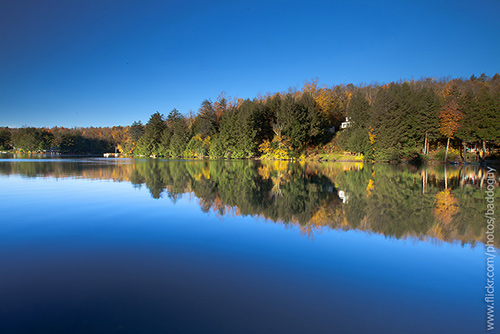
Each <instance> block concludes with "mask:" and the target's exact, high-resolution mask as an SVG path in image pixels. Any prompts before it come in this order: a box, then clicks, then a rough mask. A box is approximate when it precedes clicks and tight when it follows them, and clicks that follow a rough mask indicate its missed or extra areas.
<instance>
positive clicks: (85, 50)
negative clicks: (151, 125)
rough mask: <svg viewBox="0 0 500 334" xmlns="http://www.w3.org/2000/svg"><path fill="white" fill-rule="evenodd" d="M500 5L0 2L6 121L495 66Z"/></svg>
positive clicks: (73, 118)
mask: <svg viewBox="0 0 500 334" xmlns="http://www.w3.org/2000/svg"><path fill="white" fill-rule="evenodd" d="M499 15H500V3H499V2H498V1H495V0H478V1H437V0H434V1H307V2H306V1H290V0H288V1H272V0H268V1H217V0H212V1H151V0H146V1H144V0H143V1H131V0H116V1H114V0H110V1H104V0H96V1H94V0H85V1H83V0H82V1H79V0H74V1H66V0H44V1H39V0H3V1H1V2H0V126H9V127H20V126H22V125H29V126H48V127H52V126H65V127H74V126H113V125H129V124H131V123H132V122H133V121H135V120H142V121H143V122H147V120H148V119H149V116H150V115H151V114H152V113H154V112H156V111H159V112H160V113H164V114H168V113H169V112H170V111H171V110H172V109H173V108H177V109H178V110H180V111H181V112H182V113H184V114H186V113H187V112H188V111H189V110H192V111H193V112H196V111H197V110H198V108H199V106H200V104H201V102H202V101H203V99H206V98H210V99H212V100H215V99H216V98H217V96H218V95H219V93H220V92H222V91H225V92H226V93H227V94H228V95H230V96H236V97H239V98H253V97H255V96H256V95H257V94H266V93H267V92H279V91H286V90H287V89H288V88H289V87H301V86H302V83H303V81H304V80H306V79H311V78H316V77H317V78H319V79H320V84H326V85H328V86H331V85H334V84H346V83H354V84H359V83H373V82H379V83H385V82H390V81H398V80H399V79H411V78H414V79H418V78H421V77H434V78H441V77H446V76H451V77H467V78H468V77H469V76H470V75H472V74H476V75H480V74H481V73H486V74H487V75H488V76H492V75H494V74H495V73H497V72H500V66H499V65H500V20H499V19H498V17H499Z"/></svg>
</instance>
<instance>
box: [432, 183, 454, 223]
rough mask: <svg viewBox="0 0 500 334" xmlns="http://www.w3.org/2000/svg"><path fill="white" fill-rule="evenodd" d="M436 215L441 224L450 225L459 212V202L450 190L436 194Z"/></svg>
mask: <svg viewBox="0 0 500 334" xmlns="http://www.w3.org/2000/svg"><path fill="white" fill-rule="evenodd" d="M435 204H436V206H435V210H434V215H435V216H436V219H437V220H439V221H440V222H441V223H443V224H445V225H448V224H449V223H450V222H451V221H452V219H453V216H454V215H456V214H457V213H458V211H459V207H458V200H457V199H456V198H455V197H453V195H452V194H451V192H450V189H445V190H443V191H440V192H438V193H437V194H436V201H435Z"/></svg>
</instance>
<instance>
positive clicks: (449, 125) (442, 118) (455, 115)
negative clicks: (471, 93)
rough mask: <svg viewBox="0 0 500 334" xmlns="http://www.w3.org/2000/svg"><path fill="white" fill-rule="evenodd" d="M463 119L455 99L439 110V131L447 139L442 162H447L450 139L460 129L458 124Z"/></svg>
mask: <svg viewBox="0 0 500 334" xmlns="http://www.w3.org/2000/svg"><path fill="white" fill-rule="evenodd" d="M462 118H463V114H462V112H461V111H460V108H459V105H458V103H457V101H456V99H454V98H452V99H450V101H449V102H448V103H446V105H445V106H444V107H443V108H442V109H441V112H440V114H439V131H440V132H441V133H442V134H443V135H444V136H445V137H446V138H447V141H446V152H445V156H444V162H445V163H446V162H447V160H448V149H449V146H450V139H452V138H453V137H454V136H455V134H456V133H457V131H458V129H460V122H461V120H462Z"/></svg>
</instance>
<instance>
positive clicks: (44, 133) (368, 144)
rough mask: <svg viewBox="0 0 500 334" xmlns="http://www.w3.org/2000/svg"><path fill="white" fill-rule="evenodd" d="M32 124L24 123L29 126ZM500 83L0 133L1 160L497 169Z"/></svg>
mask: <svg viewBox="0 0 500 334" xmlns="http://www.w3.org/2000/svg"><path fill="white" fill-rule="evenodd" d="M27 121H29V120H27ZM499 148H500V75H499V74H495V75H494V76H492V77H488V76H486V75H485V74H481V75H480V76H479V77H476V76H474V75H472V76H471V77H470V78H469V79H460V78H459V79H441V80H436V79H432V78H425V79H420V80H410V81H400V82H392V83H389V84H384V85H379V84H370V85H357V86H356V85H353V84H348V85H334V86H330V87H327V86H321V85H319V84H318V80H311V81H306V82H305V83H304V85H303V87H302V88H301V89H289V90H288V91H287V92H281V93H274V94H272V93H269V94H266V95H265V96H257V97H255V98H253V99H246V100H243V99H237V98H230V97H228V96H226V94H224V93H221V94H220V95H219V97H218V98H217V100H216V101H211V100H208V99H207V100H204V101H202V102H201V104H200V108H199V110H198V111H197V113H196V114H193V113H189V114H187V115H185V114H182V113H180V112H179V111H178V110H177V109H173V110H172V111H170V112H169V113H168V114H167V115H166V116H165V115H164V114H162V113H160V112H155V113H154V114H152V115H151V117H150V119H149V120H148V121H147V123H146V124H143V123H142V122H141V121H137V122H134V123H133V124H131V125H129V126H114V127H87V128H64V127H54V128H34V127H28V126H24V127H22V128H6V127H4V128H0V151H3V152H20V153H52V154H76V155H89V154H103V153H106V152H110V153H113V152H116V153H120V154H121V155H122V156H147V157H166V158H169V157H170V158H215V159H216V158H225V159H234V158H261V159H275V160H291V159H293V160H302V159H315V160H330V161H360V160H367V161H391V162H401V161H407V162H413V163H424V162H426V161H444V162H448V161H453V162H464V163H466V162H476V163H477V162H484V161H485V159H495V160H498V159H499V157H500V155H499V152H500V150H499Z"/></svg>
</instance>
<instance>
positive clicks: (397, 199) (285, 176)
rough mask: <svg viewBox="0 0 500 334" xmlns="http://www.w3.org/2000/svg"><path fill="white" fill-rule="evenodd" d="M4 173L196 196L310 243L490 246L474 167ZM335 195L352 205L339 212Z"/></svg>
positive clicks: (57, 166) (77, 163)
mask: <svg viewBox="0 0 500 334" xmlns="http://www.w3.org/2000/svg"><path fill="white" fill-rule="evenodd" d="M0 173H1V174H21V175H25V176H30V177H39V176H47V177H56V178H57V177H79V178H88V179H112V180H115V181H128V182H131V183H132V184H133V185H134V186H136V187H141V186H142V185H145V186H146V187H147V188H148V190H149V191H150V193H151V196H152V197H153V198H156V199H158V198H161V197H168V198H170V199H172V200H173V201H174V202H175V201H176V200H177V199H178V198H179V197H180V196H182V195H183V194H186V193H193V194H194V195H195V196H196V197H197V198H198V201H199V205H200V207H201V209H202V210H203V211H204V212H209V211H213V212H215V213H216V214H217V215H219V216H223V215H228V214H234V215H250V216H259V217H265V218H267V219H270V220H272V221H274V222H280V223H284V224H289V225H297V226H299V228H300V232H301V233H302V234H303V235H306V236H312V235H313V233H319V232H321V230H322V229H323V228H325V227H326V228H341V229H360V230H364V231H373V232H376V233H381V234H384V235H386V236H390V237H396V238H406V237H409V236H411V237H417V238H420V239H426V238H429V237H432V238H436V239H440V240H445V241H453V240H460V241H461V242H462V243H471V244H473V243H475V242H477V241H484V240H485V239H484V236H485V233H484V232H485V228H486V224H485V223H484V219H483V218H484V217H483V215H484V209H485V202H484V188H481V186H482V187H485V186H486V183H485V182H484V180H483V181H482V179H484V177H485V173H484V172H483V171H482V169H479V168H477V167H474V166H471V167H467V168H458V167H457V168H453V167H451V168H450V167H448V168H447V169H446V170H444V168H443V167H431V168H426V169H421V170H418V169H417V168H415V167H409V166H392V165H373V166H370V165H368V166H367V165H364V166H363V164H359V163H358V164H332V163H326V164H325V163H291V162H287V161H276V162H272V161H271V162H269V161H262V162H260V161H249V160H235V161H217V160H210V161H207V160H189V161H162V160H152V159H143V160H141V159H137V160H128V161H127V160H103V159H85V160H72V159H69V160H67V161H65V160H62V159H58V160H54V161H51V160H50V159H47V161H41V162H36V163H35V162H0ZM337 189H339V190H342V191H343V192H344V193H345V195H346V196H348V201H346V202H345V203H342V200H341V199H340V198H339V197H338V195H337ZM496 196H497V197H500V192H496ZM499 200H500V198H499Z"/></svg>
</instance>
